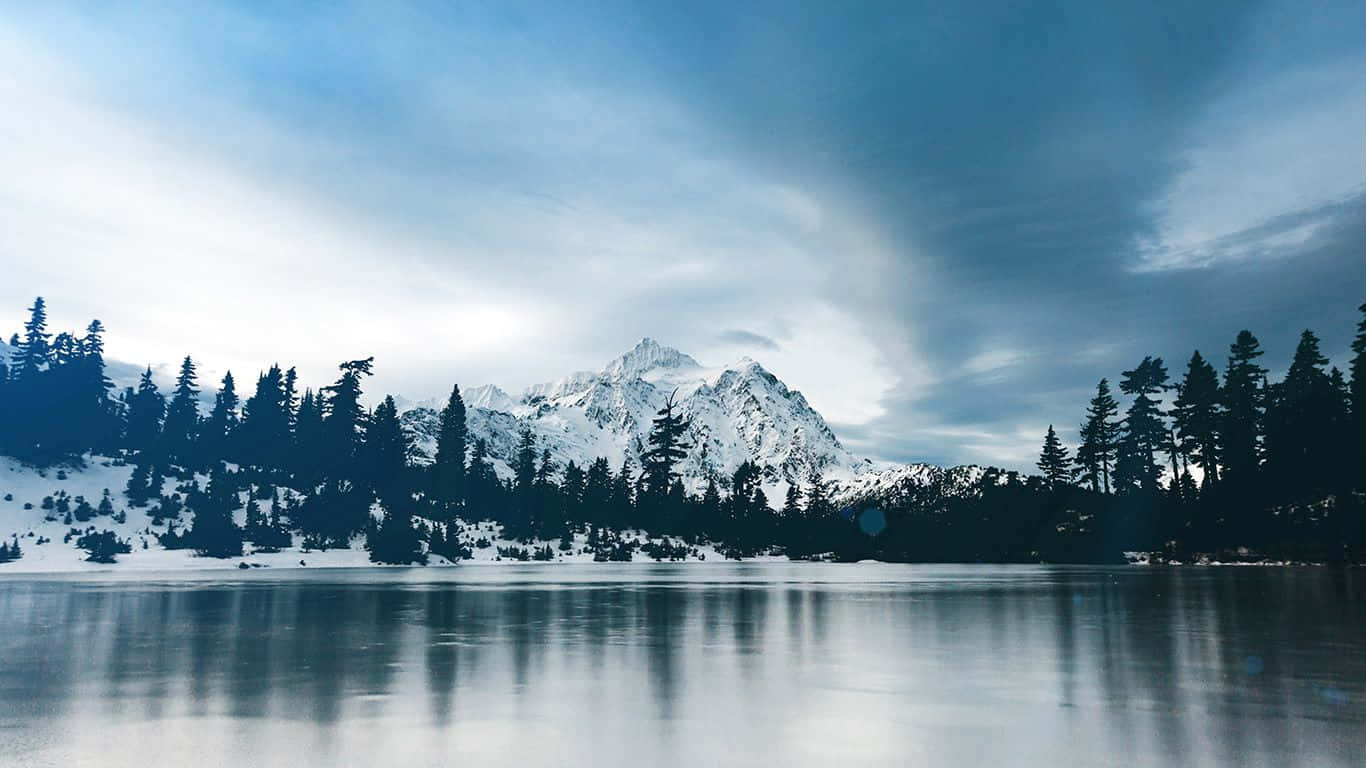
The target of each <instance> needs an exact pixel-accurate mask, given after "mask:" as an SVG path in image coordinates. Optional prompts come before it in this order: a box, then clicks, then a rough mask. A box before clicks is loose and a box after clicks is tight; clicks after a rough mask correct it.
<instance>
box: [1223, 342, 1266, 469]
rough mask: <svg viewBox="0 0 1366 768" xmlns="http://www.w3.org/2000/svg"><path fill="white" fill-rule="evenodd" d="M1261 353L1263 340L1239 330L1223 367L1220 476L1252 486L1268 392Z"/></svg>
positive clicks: (1258, 465)
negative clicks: (1258, 360) (1264, 385)
mask: <svg viewBox="0 0 1366 768" xmlns="http://www.w3.org/2000/svg"><path fill="white" fill-rule="evenodd" d="M1261 356H1262V348H1261V342H1259V341H1257V337H1256V336H1253V335H1252V332H1251V331H1240V332H1239V333H1238V338H1237V339H1236V340H1234V342H1233V344H1231V345H1230V346H1229V357H1228V366H1227V367H1226V368H1225V369H1224V386H1223V389H1222V390H1221V392H1222V395H1223V398H1222V404H1223V418H1222V419H1221V429H1220V430H1219V433H1220V438H1221V441H1222V443H1223V452H1222V454H1223V455H1222V458H1223V464H1222V466H1223V472H1221V473H1220V474H1221V476H1225V477H1227V479H1229V480H1230V481H1234V480H1236V482H1237V484H1239V485H1241V486H1243V487H1244V488H1250V487H1251V482H1252V480H1253V478H1254V477H1255V476H1256V475H1257V472H1258V470H1259V468H1260V466H1261V455H1262V440H1261V436H1262V430H1263V424H1264V418H1265V408H1266V399H1265V398H1266V393H1265V391H1264V389H1263V387H1262V382H1263V379H1264V377H1265V376H1266V369H1265V368H1262V367H1261V366H1260V365H1258V364H1257V358H1259V357H1261Z"/></svg>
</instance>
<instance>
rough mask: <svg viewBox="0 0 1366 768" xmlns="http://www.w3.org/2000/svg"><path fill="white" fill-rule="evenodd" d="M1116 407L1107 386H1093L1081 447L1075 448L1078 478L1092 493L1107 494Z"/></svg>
mask: <svg viewBox="0 0 1366 768" xmlns="http://www.w3.org/2000/svg"><path fill="white" fill-rule="evenodd" d="M1118 414H1119V403H1117V402H1115V398H1114V397H1113V396H1111V395H1110V383H1109V382H1108V381H1106V380H1105V379H1101V380H1100V383H1099V384H1097V385H1096V396H1095V397H1093V398H1091V405H1090V406H1089V407H1088V408H1087V409H1086V422H1085V423H1084V424H1082V426H1081V445H1080V446H1079V447H1078V448H1077V459H1076V460H1077V466H1078V467H1079V468H1080V469H1081V478H1082V480H1083V481H1085V482H1087V483H1088V484H1090V486H1091V490H1092V491H1103V492H1104V493H1109V492H1110V470H1111V468H1112V467H1113V465H1114V460H1115V442H1116V440H1117V439H1118V437H1119V424H1118V423H1117V422H1116V421H1115V416H1117V415H1118Z"/></svg>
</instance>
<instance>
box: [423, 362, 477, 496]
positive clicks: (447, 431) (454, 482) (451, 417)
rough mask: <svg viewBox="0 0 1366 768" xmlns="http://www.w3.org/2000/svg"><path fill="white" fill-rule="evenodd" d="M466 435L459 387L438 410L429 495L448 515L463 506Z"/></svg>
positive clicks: (467, 437)
mask: <svg viewBox="0 0 1366 768" xmlns="http://www.w3.org/2000/svg"><path fill="white" fill-rule="evenodd" d="M468 442H469V431H468V430H467V428H466V425H465V401H464V400H463V399H462V398H461V397H460V387H459V385H456V386H454V387H452V388H451V397H450V399H449V400H447V401H446V407H445V408H443V409H442V410H441V418H440V423H439V426H438V428H437V433H436V456H435V457H434V458H433V460H432V468H431V473H432V493H433V496H434V498H435V499H436V501H437V503H438V504H441V505H442V506H443V507H444V508H445V510H446V512H447V514H448V515H450V516H452V517H454V515H455V513H456V510H458V509H459V508H460V506H461V505H463V504H464V502H465V450H466V447H467V444H468Z"/></svg>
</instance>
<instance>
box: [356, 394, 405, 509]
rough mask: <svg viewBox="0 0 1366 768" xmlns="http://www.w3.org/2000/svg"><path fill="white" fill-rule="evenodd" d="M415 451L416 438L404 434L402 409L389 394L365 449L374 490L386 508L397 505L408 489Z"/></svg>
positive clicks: (369, 428)
mask: <svg viewBox="0 0 1366 768" xmlns="http://www.w3.org/2000/svg"><path fill="white" fill-rule="evenodd" d="M413 450H414V445H413V438H412V436H411V435H409V434H407V433H405V432H404V431H403V425H402V424H401V423H400V422H399V420H398V406H397V405H395V403H394V398H393V396H392V395H386V396H385V398H384V401H383V402H381V403H380V404H379V405H378V406H377V407H376V408H375V412H374V413H373V414H372V415H371V417H370V419H369V424H368V426H367V428H366V430H365V450H364V460H365V461H364V467H365V471H366V472H367V473H368V474H369V476H370V482H371V487H372V488H373V489H374V491H375V493H376V495H378V496H379V497H380V499H381V500H383V501H384V502H385V503H386V506H388V505H390V504H394V503H397V502H398V501H399V500H400V499H401V498H402V495H403V494H404V492H405V489H406V488H407V487H408V483H407V479H408V463H409V460H410V459H411V458H412V455H413Z"/></svg>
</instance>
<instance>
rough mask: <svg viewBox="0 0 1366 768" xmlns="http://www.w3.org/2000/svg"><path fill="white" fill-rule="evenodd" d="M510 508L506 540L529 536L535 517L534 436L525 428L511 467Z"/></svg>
mask: <svg viewBox="0 0 1366 768" xmlns="http://www.w3.org/2000/svg"><path fill="white" fill-rule="evenodd" d="M512 473H513V477H512V497H513V498H512V508H511V509H510V510H509V515H508V519H507V521H506V526H505V528H506V532H507V535H508V538H511V539H521V538H526V537H528V536H530V535H531V526H532V522H533V520H535V517H536V503H537V501H538V498H537V493H536V436H535V435H533V434H532V433H531V430H530V429H529V428H527V427H523V428H522V435H521V438H520V439H519V442H518V443H517V456H516V458H515V460H514V461H513V467H512Z"/></svg>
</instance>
